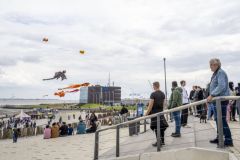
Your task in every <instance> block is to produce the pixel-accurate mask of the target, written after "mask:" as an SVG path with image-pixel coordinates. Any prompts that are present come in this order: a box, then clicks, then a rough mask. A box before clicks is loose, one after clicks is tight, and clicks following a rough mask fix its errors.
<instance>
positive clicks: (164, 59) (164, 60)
mask: <svg viewBox="0 0 240 160" xmlns="http://www.w3.org/2000/svg"><path fill="white" fill-rule="evenodd" d="M163 62H164V78H165V96H166V101H167V78H166V77H167V76H166V58H165V57H164V58H163Z"/></svg>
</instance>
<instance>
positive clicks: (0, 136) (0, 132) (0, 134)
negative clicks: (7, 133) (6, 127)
mask: <svg viewBox="0 0 240 160" xmlns="http://www.w3.org/2000/svg"><path fill="white" fill-rule="evenodd" d="M2 131H3V130H2V129H1V130H0V139H2V136H3V134H2Z"/></svg>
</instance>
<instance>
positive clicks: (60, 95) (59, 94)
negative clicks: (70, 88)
mask: <svg viewBox="0 0 240 160" xmlns="http://www.w3.org/2000/svg"><path fill="white" fill-rule="evenodd" d="M54 95H55V96H59V97H64V96H65V92H64V91H60V92H55V93H54Z"/></svg>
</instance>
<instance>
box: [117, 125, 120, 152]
mask: <svg viewBox="0 0 240 160" xmlns="http://www.w3.org/2000/svg"><path fill="white" fill-rule="evenodd" d="M119 156H120V125H118V126H117V128H116V157H119Z"/></svg>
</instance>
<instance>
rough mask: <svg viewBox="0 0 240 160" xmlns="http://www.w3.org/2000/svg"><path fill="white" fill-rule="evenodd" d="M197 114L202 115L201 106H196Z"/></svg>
mask: <svg viewBox="0 0 240 160" xmlns="http://www.w3.org/2000/svg"><path fill="white" fill-rule="evenodd" d="M197 114H198V115H202V105H198V106H197Z"/></svg>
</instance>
